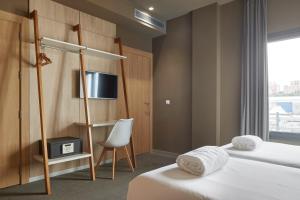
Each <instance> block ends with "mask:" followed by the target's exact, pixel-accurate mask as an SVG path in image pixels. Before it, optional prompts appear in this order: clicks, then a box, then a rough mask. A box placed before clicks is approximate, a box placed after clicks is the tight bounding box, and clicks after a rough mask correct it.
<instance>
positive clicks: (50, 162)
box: [34, 152, 91, 165]
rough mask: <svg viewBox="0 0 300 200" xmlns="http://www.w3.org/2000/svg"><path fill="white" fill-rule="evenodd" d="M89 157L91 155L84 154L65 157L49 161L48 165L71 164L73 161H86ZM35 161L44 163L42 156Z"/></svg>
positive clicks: (36, 157) (36, 156) (38, 156)
mask: <svg viewBox="0 0 300 200" xmlns="http://www.w3.org/2000/svg"><path fill="white" fill-rule="evenodd" d="M89 157H91V154H89V153H85V152H83V153H80V154H75V155H70V156H64V157H60V158H52V159H48V165H55V164H59V163H64V162H69V161H72V160H79V159H84V158H89ZM34 159H35V160H37V161H39V162H42V163H43V160H44V159H43V157H42V156H41V155H35V156H34Z"/></svg>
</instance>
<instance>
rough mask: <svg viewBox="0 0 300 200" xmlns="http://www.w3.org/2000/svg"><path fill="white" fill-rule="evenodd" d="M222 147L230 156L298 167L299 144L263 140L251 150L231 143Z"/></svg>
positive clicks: (299, 162) (299, 158) (299, 163)
mask: <svg viewBox="0 0 300 200" xmlns="http://www.w3.org/2000/svg"><path fill="white" fill-rule="evenodd" d="M223 148H224V149H225V150H226V151H227V153H228V154H229V155H230V156H231V157H238V158H243V159H250V160H257V161H262V162H268V163H273V164H277V165H284V166H288V167H296V168H300V146H295V145H288V144H282V143H275V142H263V143H262V144H261V145H260V147H259V148H257V149H255V150H253V151H240V150H236V149H234V148H233V146H232V144H227V145H225V146H223ZM299 199H300V197H299Z"/></svg>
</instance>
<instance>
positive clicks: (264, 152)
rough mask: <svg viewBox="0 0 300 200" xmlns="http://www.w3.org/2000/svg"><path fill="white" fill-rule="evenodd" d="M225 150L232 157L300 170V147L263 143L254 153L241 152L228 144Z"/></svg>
mask: <svg viewBox="0 0 300 200" xmlns="http://www.w3.org/2000/svg"><path fill="white" fill-rule="evenodd" d="M223 148H224V149H225V150H226V151H227V152H228V153H229V155H230V156H231V157H238V158H243V159H250V160H257V161H262V162H268V163H273V164H277V165H284V166H288V167H296V168H300V146H295V145H288V144H282V143H274V142H263V143H262V144H261V146H259V147H258V148H257V149H255V150H254V151H240V150H236V149H234V148H233V146H232V144H227V145H225V146H223Z"/></svg>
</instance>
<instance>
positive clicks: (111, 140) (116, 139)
mask: <svg viewBox="0 0 300 200" xmlns="http://www.w3.org/2000/svg"><path fill="white" fill-rule="evenodd" d="M132 125H133V119H132V118H131V119H120V120H118V121H117V123H116V124H115V125H114V127H113V128H112V130H111V132H110V134H109V136H108V137H107V139H106V141H103V142H98V144H99V145H101V146H103V151H102V153H101V155H100V157H99V160H98V162H97V165H96V167H98V166H99V165H100V163H101V161H102V159H103V157H104V155H105V153H106V152H107V151H112V152H113V156H112V164H113V166H112V179H113V180H114V178H115V166H116V156H117V149H123V150H125V153H126V158H127V161H128V164H129V166H130V168H131V171H132V172H133V171H134V169H133V166H132V162H131V159H130V156H129V153H128V150H127V147H126V145H128V144H129V142H130V137H131V134H132Z"/></svg>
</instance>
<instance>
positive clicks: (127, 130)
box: [105, 118, 133, 147]
mask: <svg viewBox="0 0 300 200" xmlns="http://www.w3.org/2000/svg"><path fill="white" fill-rule="evenodd" d="M132 125H133V118H131V119H120V120H118V121H117V123H116V124H115V125H114V127H113V128H112V130H111V132H110V134H109V136H108V138H107V140H106V142H105V146H110V147H122V146H125V145H127V144H129V141H130V137H131V134H132Z"/></svg>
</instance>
